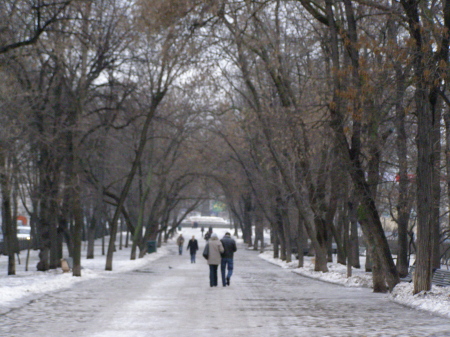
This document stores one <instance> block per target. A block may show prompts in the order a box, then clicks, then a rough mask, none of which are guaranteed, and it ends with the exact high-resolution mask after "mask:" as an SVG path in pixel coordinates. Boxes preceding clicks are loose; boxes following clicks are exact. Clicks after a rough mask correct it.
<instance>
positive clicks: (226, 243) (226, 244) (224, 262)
mask: <svg viewBox="0 0 450 337" xmlns="http://www.w3.org/2000/svg"><path fill="white" fill-rule="evenodd" d="M220 242H222V245H223V249H224V252H223V253H222V259H221V261H220V273H221V274H222V284H223V286H224V287H226V286H229V285H230V279H231V275H233V257H234V253H235V252H236V250H237V248H236V241H234V239H233V238H232V237H231V235H230V233H228V232H227V233H225V236H224V237H223V238H222V240H220Z"/></svg>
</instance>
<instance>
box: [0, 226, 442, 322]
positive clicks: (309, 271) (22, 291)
mask: <svg viewBox="0 0 450 337" xmlns="http://www.w3.org/2000/svg"><path fill="white" fill-rule="evenodd" d="M225 231H226V229H218V230H215V232H217V233H218V235H219V236H221V235H223V234H224V233H225ZM183 235H184V237H185V240H186V242H187V240H189V239H190V237H191V235H196V236H197V238H198V237H199V230H198V229H195V230H194V229H190V228H185V229H183ZM175 239H176V236H175V237H174V239H172V240H175ZM239 241H240V240H239ZM171 244H173V242H171ZM100 251H101V250H100V241H98V242H97V246H96V256H95V259H93V260H92V259H91V260H87V259H86V258H85V257H83V258H82V263H81V264H82V267H83V269H82V277H73V276H72V273H62V271H61V269H58V270H52V271H48V272H37V271H35V266H36V263H37V254H38V252H36V251H31V252H30V253H31V257H30V265H29V270H30V271H25V265H24V264H25V261H24V260H25V256H26V252H22V253H21V264H20V265H17V266H16V272H17V274H16V275H15V276H7V257H6V256H0V309H2V310H5V309H7V308H11V307H14V303H15V302H16V301H19V300H20V299H22V298H24V297H26V296H29V295H33V294H35V295H38V294H40V293H46V292H49V291H55V290H58V289H64V288H69V287H72V286H73V285H74V284H75V283H77V282H82V281H84V280H88V279H92V278H101V277H104V276H105V275H107V274H108V273H120V272H124V271H131V270H136V269H139V268H140V267H142V266H145V265H147V264H148V263H149V262H151V261H154V260H156V259H159V258H160V257H162V256H165V255H166V254H168V249H167V248H166V247H165V245H164V244H163V246H162V247H160V248H158V249H157V252H156V253H152V254H147V255H146V256H145V257H144V258H142V259H137V260H133V261H131V260H130V248H123V249H122V250H117V251H116V252H115V253H114V262H113V271H112V272H111V271H105V256H102V255H101V254H100V253H99V252H100ZM272 254H273V252H271V251H267V252H264V253H262V254H260V255H259V256H260V257H261V258H262V259H264V260H267V261H269V262H271V263H274V264H277V265H279V266H280V267H282V268H284V269H291V270H292V272H294V273H298V274H300V275H304V276H307V277H311V278H316V279H320V280H323V281H326V282H332V283H336V284H341V285H343V286H346V287H371V284H372V281H371V274H370V273H366V272H364V271H363V270H357V269H353V271H352V274H353V276H352V277H350V278H347V277H346V273H347V270H346V266H342V265H338V264H336V263H329V264H328V267H329V270H330V271H329V272H328V273H321V272H314V266H313V261H312V259H311V258H309V257H305V263H304V266H305V267H304V268H297V264H298V262H297V261H296V260H294V261H293V262H292V263H289V264H287V263H285V262H283V261H281V260H279V259H274V258H273V257H272ZM361 262H362V265H364V261H363V260H361ZM362 269H363V268H362ZM412 292H413V288H412V284H410V283H401V284H399V285H397V286H396V287H395V289H394V291H393V292H392V293H391V294H388V295H386V296H388V297H389V298H390V299H391V300H392V301H395V302H397V303H400V304H403V305H406V306H409V307H414V308H419V309H422V310H427V311H430V312H433V313H435V314H439V315H443V316H446V317H450V287H447V288H442V287H436V286H433V289H432V290H431V291H429V292H422V293H419V294H417V295H415V296H413V295H412ZM2 310H0V312H1V311H2Z"/></svg>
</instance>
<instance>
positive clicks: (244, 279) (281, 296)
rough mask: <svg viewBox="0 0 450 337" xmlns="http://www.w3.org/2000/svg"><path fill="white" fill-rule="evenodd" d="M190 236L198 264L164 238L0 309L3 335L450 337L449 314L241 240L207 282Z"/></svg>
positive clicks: (189, 233) (202, 261)
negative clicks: (230, 264) (319, 277)
mask: <svg viewBox="0 0 450 337" xmlns="http://www.w3.org/2000/svg"><path fill="white" fill-rule="evenodd" d="M217 232H218V234H219V236H221V235H222V234H223V233H224V230H220V231H219V230H218V231H217ZM193 233H195V235H196V237H197V239H198V241H199V243H200V251H199V253H198V254H197V263H195V264H191V263H190V259H189V254H188V253H187V252H186V251H184V252H183V255H181V256H180V255H178V250H177V247H176V245H175V243H174V242H170V243H169V244H167V246H166V248H165V249H167V254H166V255H164V256H162V257H160V258H159V259H157V260H154V261H148V262H147V263H146V264H145V265H142V264H141V265H139V266H137V267H136V268H135V269H133V270H128V271H124V272H115V273H111V272H110V273H105V274H104V275H103V276H102V277H96V278H92V279H87V280H84V281H82V282H78V283H75V284H73V285H72V286H71V287H69V288H66V289H59V290H56V291H53V292H46V293H41V294H35V295H32V296H30V297H26V298H22V299H21V300H20V301H19V302H18V303H17V304H16V306H15V307H14V308H12V309H10V310H4V311H3V312H2V314H0V336H5V337H6V336H34V337H39V336H45V337H52V336H55V337H56V336H57V337H59V336H89V337H101V336H105V337H110V336H112V337H115V336H117V337H121V336H126V337H132V336H136V337H137V336H155V337H165V336H168V337H172V336H173V337H175V336H177V337H178V336H195V337H203V336H205V337H206V336H207V337H211V336H214V337H222V336H224V337H225V336H226V337H229V336H245V337H251V336H258V337H260V336H346V337H347V336H450V321H449V320H448V319H446V318H443V317H439V316H433V315H430V314H429V313H426V312H423V311H419V310H414V309H410V308H406V307H404V306H401V305H398V304H396V303H393V302H392V301H390V300H389V299H388V298H387V296H386V295H382V294H374V293H372V291H371V289H368V288H347V287H342V286H339V285H334V284H329V283H324V282H320V281H316V280H313V279H311V278H306V277H303V276H301V275H298V274H295V273H292V272H291V271H289V270H285V269H281V268H280V267H278V266H275V265H273V264H271V263H268V262H267V261H265V260H263V259H261V258H259V257H258V253H257V252H255V251H249V250H246V249H244V247H243V245H239V246H238V252H237V253H236V255H235V272H234V275H233V277H232V279H231V285H230V286H229V287H222V286H221V285H219V286H218V287H214V288H211V287H209V280H208V272H209V271H208V266H207V265H206V262H205V260H204V259H203V257H202V256H201V251H202V249H203V247H204V240H203V239H201V238H200V232H199V231H198V230H193V229H189V230H185V231H184V236H185V239H186V241H185V247H186V245H187V241H188V239H189V238H190V237H191V235H192V234H193ZM2 280H4V279H2Z"/></svg>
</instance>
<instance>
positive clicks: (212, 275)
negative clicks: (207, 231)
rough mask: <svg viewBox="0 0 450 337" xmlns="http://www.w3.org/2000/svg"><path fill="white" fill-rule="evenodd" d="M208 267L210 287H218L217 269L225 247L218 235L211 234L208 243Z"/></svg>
mask: <svg viewBox="0 0 450 337" xmlns="http://www.w3.org/2000/svg"><path fill="white" fill-rule="evenodd" d="M207 246H208V265H209V285H210V286H211V287H217V282H218V280H217V268H218V267H219V264H220V261H221V255H220V254H221V253H223V251H224V249H223V245H222V242H221V241H220V240H219V237H218V236H217V234H216V233H212V234H211V238H210V239H209V241H208V243H207Z"/></svg>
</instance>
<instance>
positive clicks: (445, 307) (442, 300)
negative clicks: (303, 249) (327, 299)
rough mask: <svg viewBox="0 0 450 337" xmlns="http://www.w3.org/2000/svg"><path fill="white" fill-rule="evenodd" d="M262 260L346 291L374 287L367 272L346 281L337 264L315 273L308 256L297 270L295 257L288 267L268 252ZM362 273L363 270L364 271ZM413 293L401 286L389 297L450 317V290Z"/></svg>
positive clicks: (344, 269) (343, 269) (355, 271)
mask: <svg viewBox="0 0 450 337" xmlns="http://www.w3.org/2000/svg"><path fill="white" fill-rule="evenodd" d="M259 256H260V257H261V258H262V259H264V260H267V261H269V262H271V263H273V264H276V265H279V266H280V267H282V268H285V269H292V271H293V272H294V273H297V274H300V275H303V276H306V277H311V278H314V279H319V280H322V281H326V282H330V283H335V284H341V285H343V286H346V287H369V288H371V287H372V276H371V273H366V272H365V271H364V270H358V269H352V276H351V277H347V266H343V265H341V264H337V263H328V269H329V272H328V273H322V272H317V271H314V261H313V258H312V257H308V256H305V257H304V264H303V265H304V267H303V268H298V267H297V266H298V260H295V258H294V256H293V259H292V262H290V263H286V262H285V261H282V260H280V259H274V258H273V251H266V252H264V253H261V254H260V255H259ZM364 263H365V261H364V258H363V257H361V265H362V266H364ZM361 269H364V267H362V268H361ZM412 293H413V284H412V283H407V282H401V283H400V284H398V285H397V286H396V287H395V288H394V290H393V291H392V293H390V294H388V295H387V296H388V298H389V299H390V300H392V301H394V302H396V303H399V304H402V305H405V306H408V307H412V308H417V309H421V310H426V311H430V312H432V313H435V314H438V315H442V316H446V317H450V287H438V286H434V285H433V287H432V289H431V291H427V292H424V291H422V292H420V293H419V294H416V295H413V294H412Z"/></svg>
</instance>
